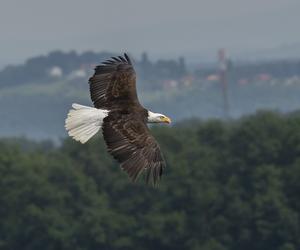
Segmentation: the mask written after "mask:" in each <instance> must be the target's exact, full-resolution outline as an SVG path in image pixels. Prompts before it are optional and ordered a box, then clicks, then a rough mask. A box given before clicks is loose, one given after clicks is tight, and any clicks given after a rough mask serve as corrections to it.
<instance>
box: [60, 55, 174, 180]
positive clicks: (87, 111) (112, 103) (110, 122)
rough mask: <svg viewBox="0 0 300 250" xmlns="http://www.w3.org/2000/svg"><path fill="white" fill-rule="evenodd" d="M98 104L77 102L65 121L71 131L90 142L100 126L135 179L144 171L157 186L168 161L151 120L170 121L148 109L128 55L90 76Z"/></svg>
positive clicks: (112, 150) (110, 147) (109, 147)
mask: <svg viewBox="0 0 300 250" xmlns="http://www.w3.org/2000/svg"><path fill="white" fill-rule="evenodd" d="M89 86H90V95H91V99H92V102H93V103H94V107H87V106H83V105H80V104H76V103H74V104H73V105H72V108H73V109H71V110H70V111H69V113H68V116H67V119H66V121H65V128H66V130H67V132H68V134H69V135H70V136H71V137H72V138H73V139H75V140H76V141H80V142H81V143H86V142H87V141H88V140H89V139H90V138H91V137H92V136H94V135H95V134H96V133H97V132H98V131H99V130H100V129H102V134H103V138H104V140H105V143H106V145H107V150H108V152H109V153H110V154H111V155H112V156H113V157H114V158H115V159H116V160H117V161H118V162H119V163H120V165H121V168H122V169H123V170H124V171H126V172H127V174H128V175H129V177H130V179H131V180H132V181H136V180H137V178H138V177H139V176H140V174H141V173H144V174H145V177H146V182H147V183H149V182H150V183H153V184H154V185H155V184H156V183H157V181H158V180H159V179H160V178H161V175H162V172H163V169H164V167H165V161H164V158H163V155H162V153H161V151H160V148H159V145H158V143H157V142H156V140H155V139H154V137H153V136H152V135H151V133H150V130H149V128H148V126H147V123H170V122H171V120H170V118H168V117H167V116H165V115H163V114H159V113H154V112H151V111H149V110H147V109H145V108H144V107H143V106H142V105H141V104H140V102H139V100H138V97H137V91H136V74H135V71H134V68H133V65H132V62H131V60H130V58H129V57H128V55H127V54H124V56H119V57H112V58H111V59H109V60H106V61H104V62H103V63H101V64H100V65H99V66H97V67H96V68H95V73H94V75H93V76H92V77H91V78H90V79H89Z"/></svg>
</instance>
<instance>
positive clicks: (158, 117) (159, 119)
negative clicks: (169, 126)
mask: <svg viewBox="0 0 300 250" xmlns="http://www.w3.org/2000/svg"><path fill="white" fill-rule="evenodd" d="M148 123H171V119H170V118H169V117H167V116H165V115H163V114H159V113H153V112H151V111H149V110H148Z"/></svg>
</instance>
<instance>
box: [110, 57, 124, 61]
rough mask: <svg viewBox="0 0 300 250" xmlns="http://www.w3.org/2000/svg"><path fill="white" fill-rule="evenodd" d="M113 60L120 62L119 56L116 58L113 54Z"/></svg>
mask: <svg viewBox="0 0 300 250" xmlns="http://www.w3.org/2000/svg"><path fill="white" fill-rule="evenodd" d="M112 58H113V59H114V60H116V61H117V62H122V61H121V60H120V59H119V58H117V57H115V56H113V57H112Z"/></svg>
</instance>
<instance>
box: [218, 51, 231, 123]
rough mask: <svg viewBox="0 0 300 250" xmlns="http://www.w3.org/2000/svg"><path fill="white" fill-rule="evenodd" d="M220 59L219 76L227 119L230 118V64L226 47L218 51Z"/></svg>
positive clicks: (224, 112) (224, 113)
mask: <svg viewBox="0 0 300 250" xmlns="http://www.w3.org/2000/svg"><path fill="white" fill-rule="evenodd" d="M218 59H219V78H220V83H221V88H222V96H223V115H224V118H225V119H228V118H229V102H228V79H227V78H228V65H227V58H226V51H225V49H220V50H219V51H218Z"/></svg>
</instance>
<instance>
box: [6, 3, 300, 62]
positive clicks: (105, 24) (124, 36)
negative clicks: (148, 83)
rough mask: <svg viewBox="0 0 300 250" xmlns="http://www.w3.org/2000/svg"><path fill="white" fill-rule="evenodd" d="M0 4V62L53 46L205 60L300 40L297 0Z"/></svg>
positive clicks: (30, 55)
mask: <svg viewBox="0 0 300 250" xmlns="http://www.w3.org/2000/svg"><path fill="white" fill-rule="evenodd" d="M1 3H2V4H1V5H2V6H1V9H0V30H1V37H2V39H1V40H2V42H1V59H0V66H4V65H6V64H10V63H21V62H23V61H24V60H25V59H27V58H29V57H32V56H36V55H40V54H47V53H48V52H50V51H52V50H57V49H60V50H64V51H69V50H76V51H79V52H82V51H86V50H93V51H112V52H123V51H124V50H125V51H129V52H130V53H131V54H132V55H133V56H140V54H141V53H142V52H143V51H147V52H148V53H149V54H150V55H151V56H152V57H153V58H154V59H155V58H158V57H167V58H168V57H172V58H174V57H178V56H182V55H183V56H185V57H186V58H187V59H188V60H193V59H195V58H197V59H198V58H203V60H207V59H208V58H212V57H214V56H215V51H216V49H218V48H220V47H225V48H227V49H228V51H229V52H230V53H231V54H232V55H234V56H238V55H240V54H243V53H247V52H252V51H260V50H270V49H273V48H278V47H281V46H284V45H291V44H292V45H293V44H300V33H299V32H295V30H296V28H295V27H296V24H297V23H299V22H300V16H299V15H298V10H299V9H300V2H299V1H297V0H272V1H271V0H253V1H251V2H250V1H238V0H227V1H226V3H225V1H220V0H213V1H212V0H202V1H192V0H190V1H185V2H183V1H170V0H168V1H163V2H160V1H151V2H148V1H147V2H146V1H137V0H130V1H126V2H125V1H124V2H117V3H116V2H114V1H111V2H106V1H96V0H88V1H84V2H82V1H78V0H75V1H58V0H52V1H47V2H41V1H37V0H28V1H26V2H25V1H24V2H18V1H16V0H13V1H6V0H4V1H3V0H2V1H1Z"/></svg>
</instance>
